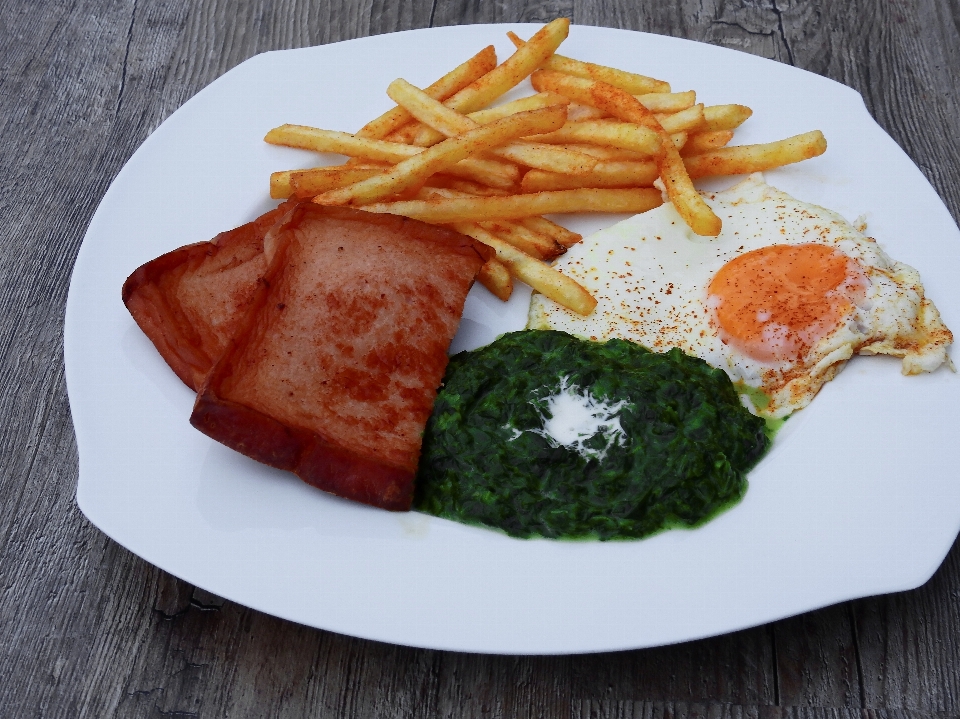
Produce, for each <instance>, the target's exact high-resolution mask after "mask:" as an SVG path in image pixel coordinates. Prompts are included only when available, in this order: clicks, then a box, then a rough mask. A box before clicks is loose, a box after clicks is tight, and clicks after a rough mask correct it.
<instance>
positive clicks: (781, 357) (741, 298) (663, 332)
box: [528, 174, 953, 418]
mask: <svg viewBox="0 0 960 719" xmlns="http://www.w3.org/2000/svg"><path fill="white" fill-rule="evenodd" d="M705 199H706V201H707V203H708V204H709V205H710V206H711V207H712V208H713V210H714V212H716V213H717V215H718V216H719V217H720V218H721V219H722V220H723V230H722V231H721V233H720V235H719V236H718V237H716V238H712V237H700V236H698V235H695V234H693V232H692V231H690V229H689V228H688V227H687V226H686V225H685V223H684V221H683V220H682V219H681V217H680V215H679V214H678V213H677V211H676V209H675V208H674V207H673V205H672V204H670V203H669V202H667V203H664V204H663V205H662V206H661V207H659V208H657V209H655V210H651V211H649V212H645V213H643V214H641V215H637V216H635V217H633V218H630V219H629V220H626V221H624V222H621V223H619V224H617V225H615V226H613V227H610V228H608V229H606V230H602V231H600V232H598V233H596V234H594V235H592V236H591V237H588V238H586V239H585V240H584V241H583V242H582V243H580V244H578V245H576V246H574V247H573V248H571V249H570V250H569V251H568V252H567V254H566V255H564V256H562V257H561V258H559V259H558V260H557V261H556V262H555V263H554V267H555V268H556V269H558V270H559V271H560V272H562V273H563V274H566V275H569V276H570V277H573V278H574V279H576V280H577V281H578V282H580V283H581V284H582V285H583V286H584V287H586V288H587V289H588V290H589V291H590V292H591V293H592V294H593V296H594V297H595V298H596V299H597V307H596V309H595V310H594V311H593V313H592V314H590V315H589V316H587V317H582V316H580V315H577V314H575V313H573V312H571V311H570V310H567V309H565V308H564V307H562V306H560V305H559V304H557V303H555V302H553V301H552V300H549V299H547V298H546V297H544V296H543V295H539V294H535V295H534V297H533V299H532V300H531V305H530V316H529V322H528V327H530V328H531V329H556V330H562V331H564V332H568V333H570V334H573V335H576V336H578V337H582V338H586V339H592V340H596V341H604V340H607V339H610V338H613V337H617V338H620V339H626V340H631V341H633V342H637V343H638V344H641V345H644V346H646V347H648V348H650V349H652V350H654V351H661V352H663V351H666V350H668V349H669V348H671V347H679V348H680V349H682V350H683V351H685V352H687V353H688V354H691V355H694V356H697V357H700V358H701V359H703V360H705V361H706V362H708V363H709V364H711V365H712V366H714V367H717V368H720V369H722V370H724V371H725V372H726V373H727V374H728V375H729V376H730V379H731V380H733V382H734V383H735V384H737V386H738V387H739V388H740V390H741V393H742V394H743V396H744V397H745V398H750V406H751V409H752V410H753V411H754V412H755V413H756V414H759V415H761V416H766V417H770V418H778V417H784V416H786V415H788V414H790V413H791V412H793V411H795V410H797V409H800V408H802V407H805V406H806V405H807V404H809V403H810V401H811V400H812V399H813V397H814V395H815V394H816V393H817V391H819V389H820V388H821V387H822V386H823V384H824V383H825V382H827V381H828V380H830V379H831V378H833V377H834V376H835V375H836V373H837V372H838V371H840V369H841V368H842V367H843V365H844V364H845V363H846V361H847V360H848V359H850V357H852V356H853V355H854V354H856V353H859V354H888V355H893V356H896V357H899V358H901V359H902V371H903V373H904V374H919V373H921V372H932V371H933V370H935V369H936V368H937V367H939V366H940V365H941V364H943V363H944V362H947V363H948V364H949V359H948V357H947V348H948V346H949V345H950V344H951V343H952V341H953V335H952V334H951V333H950V330H948V329H947V327H946V326H945V325H944V323H943V322H942V320H941V319H940V314H939V313H938V312H937V309H936V307H935V306H934V304H933V303H932V302H931V301H930V300H929V299H927V298H926V297H925V296H924V291H923V285H922V284H921V282H920V275H919V273H918V272H917V271H916V270H914V269H913V268H912V267H909V266H907V265H905V264H903V263H900V262H896V261H894V260H892V259H891V258H890V257H889V256H888V255H887V254H886V253H885V252H884V251H883V250H882V249H881V248H880V246H879V245H878V244H877V242H876V241H875V240H874V239H872V238H870V237H866V236H865V235H864V234H863V233H862V232H861V231H860V230H858V229H857V228H855V227H854V226H853V225H851V224H850V223H849V222H847V221H846V220H845V219H844V218H843V217H841V216H840V215H839V214H837V213H835V212H832V211H830V210H827V209H824V208H822V207H818V206H816V205H812V204H809V203H806V202H801V201H800V200H796V199H794V198H793V197H791V196H790V195H788V194H786V193H785V192H781V191H780V190H777V189H776V188H774V187H771V186H770V185H767V184H766V183H765V182H764V180H763V177H762V175H760V174H755V175H751V176H750V177H749V178H747V179H746V180H744V181H743V182H741V183H740V184H738V185H736V186H734V187H732V188H730V189H729V190H726V191H724V192H719V193H714V194H707V195H705Z"/></svg>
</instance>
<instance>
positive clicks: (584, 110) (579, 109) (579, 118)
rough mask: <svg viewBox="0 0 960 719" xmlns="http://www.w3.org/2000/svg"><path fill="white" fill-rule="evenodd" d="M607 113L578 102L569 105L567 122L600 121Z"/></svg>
mask: <svg viewBox="0 0 960 719" xmlns="http://www.w3.org/2000/svg"><path fill="white" fill-rule="evenodd" d="M606 116H607V113H605V112H604V111H603V110H598V109H597V108H595V107H590V106H589V105H581V104H580V103H578V102H571V103H570V104H569V105H567V120H568V121H569V122H583V121H584V120H599V119H600V118H602V117H606Z"/></svg>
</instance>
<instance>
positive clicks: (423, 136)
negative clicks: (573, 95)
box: [413, 18, 570, 147]
mask: <svg viewBox="0 0 960 719" xmlns="http://www.w3.org/2000/svg"><path fill="white" fill-rule="evenodd" d="M569 32H570V20H569V19H567V18H557V19H556V20H554V21H553V22H551V23H548V24H546V25H544V26H543V27H542V28H540V30H539V31H538V32H537V33H536V35H534V36H533V37H532V38H530V41H529V42H528V43H527V44H526V45H525V46H524V47H522V48H519V49H518V50H517V51H516V52H515V53H513V55H511V56H510V57H508V58H507V59H506V60H504V61H503V63H502V64H500V65H497V67H495V68H494V69H493V70H491V71H490V72H488V73H487V74H486V75H484V76H483V77H481V78H480V79H479V80H476V81H475V82H473V83H471V84H470V85H467V87H465V88H463V89H462V90H460V91H459V92H457V93H456V94H455V95H454V96H453V97H451V98H449V99H447V100H445V101H444V103H443V104H444V105H446V106H447V107H449V108H451V109H453V110H456V111H457V112H460V113H462V114H464V115H466V114H469V113H471V112H476V111H477V110H480V109H482V108H484V107H486V106H487V105H489V104H490V103H491V102H493V101H494V100H496V99H497V98H498V97H500V96H501V95H503V94H504V93H505V92H507V91H508V90H510V89H512V88H514V87H516V86H517V85H518V84H520V83H521V82H522V81H523V80H524V79H526V78H527V77H528V76H529V75H530V73H531V72H533V71H534V70H536V69H537V67H539V66H540V65H541V64H542V63H543V62H544V61H545V60H546V59H547V58H548V57H550V55H551V54H552V53H553V51H554V50H556V49H557V48H558V47H559V46H560V43H561V42H563V41H564V40H565V39H566V38H567V34H568V33H569ZM441 140H443V135H442V134H441V133H439V132H438V131H437V130H434V129H433V128H431V127H426V126H423V125H421V126H420V130H419V132H418V133H417V135H416V137H415V138H414V140H413V142H414V144H416V145H420V146H422V147H430V146H431V145H435V144H436V143H438V142H440V141H441Z"/></svg>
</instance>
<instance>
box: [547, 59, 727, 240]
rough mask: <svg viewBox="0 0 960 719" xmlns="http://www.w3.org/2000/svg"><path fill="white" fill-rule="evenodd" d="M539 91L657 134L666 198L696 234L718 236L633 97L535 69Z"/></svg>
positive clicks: (664, 140) (666, 142)
mask: <svg viewBox="0 0 960 719" xmlns="http://www.w3.org/2000/svg"><path fill="white" fill-rule="evenodd" d="M530 81H531V82H532V83H533V87H534V88H535V89H536V90H537V91H539V92H546V91H549V92H556V93H559V94H561V95H566V96H567V97H569V98H570V99H571V100H574V101H576V102H581V103H583V104H585V105H593V106H594V107H598V108H600V109H601V110H604V111H606V112H608V113H610V114H611V115H613V116H614V117H616V118H619V119H621V120H625V121H626V122H633V123H636V124H638V125H644V126H646V127H648V128H650V129H652V130H656V131H657V132H658V133H659V134H660V138H661V146H662V147H663V153H662V154H661V155H660V156H659V157H658V158H657V164H658V166H659V168H660V179H661V180H662V181H663V184H664V187H665V188H666V190H667V195H668V196H669V197H670V200H671V201H672V202H673V204H674V206H675V207H676V208H677V212H679V213H680V216H681V217H683V220H684V222H686V223H687V225H688V226H689V227H690V229H692V230H693V231H694V232H695V233H697V234H698V235H703V236H707V237H716V236H717V235H719V234H720V228H721V224H722V223H721V222H720V218H719V217H717V216H716V214H714V212H713V210H711V209H710V206H709V205H707V203H706V202H704V200H703V198H702V197H701V196H700V193H698V192H697V190H696V188H695V187H694V186H693V182H692V181H691V179H690V177H689V175H687V171H686V168H685V167H684V164H683V159H682V158H681V157H680V153H679V152H678V151H677V148H676V147H675V146H674V144H673V142H672V140H671V139H670V136H669V135H668V134H667V133H666V132H664V130H663V128H662V127H661V126H660V123H659V122H657V119H656V118H655V117H654V115H653V113H651V112H650V111H649V110H648V109H647V108H645V107H644V106H643V105H641V104H640V101H639V100H637V98H635V97H634V96H633V95H630V94H629V93H626V92H624V91H623V90H621V89H619V88H616V87H614V86H612V85H609V84H607V83H604V82H598V81H596V80H584V79H581V78H576V77H570V76H569V75H563V73H559V72H551V71H549V70H537V72H535V73H533V75H532V76H531V77H530Z"/></svg>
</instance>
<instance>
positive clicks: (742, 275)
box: [708, 244, 867, 362]
mask: <svg viewBox="0 0 960 719" xmlns="http://www.w3.org/2000/svg"><path fill="white" fill-rule="evenodd" d="M866 285H867V281H866V276H865V275H864V273H863V270H862V269H861V267H860V265H859V263H858V262H856V261H855V260H853V259H851V258H850V257H847V256H846V255H844V254H843V253H842V252H839V251H837V250H835V249H833V248H831V247H826V246H824V245H817V244H804V245H770V246H768V247H761V248H760V249H758V250H754V251H752V252H747V253H745V254H743V255H740V256H739V257H737V258H735V259H733V260H730V262H728V263H727V264H725V265H724V266H723V267H721V268H720V271H719V272H717V274H716V275H715V276H714V278H713V280H712V281H711V282H710V287H709V290H708V294H709V297H708V304H709V305H710V306H711V307H712V308H713V309H714V310H715V315H714V319H715V321H716V323H717V324H718V325H719V330H720V339H721V340H723V341H724V342H726V343H728V344H731V345H733V346H734V347H736V348H737V349H739V350H740V351H741V352H743V353H744V354H746V355H748V356H749V357H752V358H753V359H756V360H759V361H761V362H770V361H785V360H789V361H794V360H797V359H799V358H800V357H802V356H804V355H805V354H806V353H807V351H808V350H809V349H810V347H811V346H812V345H813V344H815V343H816V342H817V341H819V340H820V339H822V338H823V337H825V336H826V335H827V334H829V333H830V332H831V331H832V330H834V329H835V328H836V327H838V326H839V325H840V324H841V323H842V322H844V321H845V319H846V318H847V317H848V316H849V315H850V314H851V313H852V312H853V309H854V305H855V304H856V303H857V302H859V301H861V300H862V299H863V296H864V294H865V292H866Z"/></svg>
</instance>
